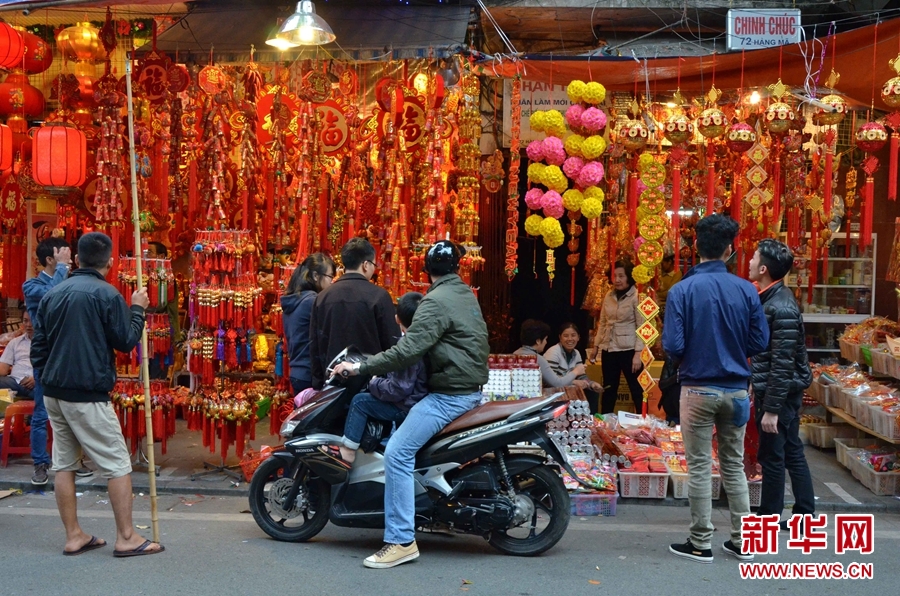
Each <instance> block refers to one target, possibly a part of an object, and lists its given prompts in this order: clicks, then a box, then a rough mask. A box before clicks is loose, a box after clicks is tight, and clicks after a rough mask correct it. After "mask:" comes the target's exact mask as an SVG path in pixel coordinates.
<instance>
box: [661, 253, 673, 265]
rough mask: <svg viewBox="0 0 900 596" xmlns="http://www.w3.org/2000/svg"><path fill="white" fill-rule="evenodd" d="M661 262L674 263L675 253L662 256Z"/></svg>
mask: <svg viewBox="0 0 900 596" xmlns="http://www.w3.org/2000/svg"><path fill="white" fill-rule="evenodd" d="M662 260H663V261H672V262H673V263H674V262H675V253H674V252H670V253H668V254H666V255H663V258H662Z"/></svg>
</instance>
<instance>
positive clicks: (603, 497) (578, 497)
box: [569, 493, 619, 517]
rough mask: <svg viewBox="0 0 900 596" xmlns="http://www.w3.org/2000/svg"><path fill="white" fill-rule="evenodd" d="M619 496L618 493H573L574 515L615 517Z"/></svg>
mask: <svg viewBox="0 0 900 596" xmlns="http://www.w3.org/2000/svg"><path fill="white" fill-rule="evenodd" d="M618 497H619V495H618V494H616V493H572V494H570V495H569V500H570V501H571V503H572V515H578V516H581V517H585V516H589V515H602V516H604V517H615V515H616V500H617V499H618Z"/></svg>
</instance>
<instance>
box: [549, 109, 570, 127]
mask: <svg viewBox="0 0 900 596" xmlns="http://www.w3.org/2000/svg"><path fill="white" fill-rule="evenodd" d="M544 123H545V124H544V128H545V129H546V130H565V129H566V119H565V118H563V115H562V114H561V113H560V112H559V110H547V111H546V112H544Z"/></svg>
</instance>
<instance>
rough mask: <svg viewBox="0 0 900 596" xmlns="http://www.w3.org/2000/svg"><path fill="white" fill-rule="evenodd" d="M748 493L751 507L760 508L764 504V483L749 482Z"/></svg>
mask: <svg viewBox="0 0 900 596" xmlns="http://www.w3.org/2000/svg"><path fill="white" fill-rule="evenodd" d="M747 492H748V493H749V494H750V506H751V507H759V504H760V503H761V502H762V482H748V483H747Z"/></svg>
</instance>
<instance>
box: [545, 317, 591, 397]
mask: <svg viewBox="0 0 900 596" xmlns="http://www.w3.org/2000/svg"><path fill="white" fill-rule="evenodd" d="M580 339H581V335H580V334H579V333H578V326H577V325H575V323H571V322H569V323H563V325H562V327H560V328H559V343H558V344H555V345H553V346H550V347H549V348H547V351H546V352H544V359H546V360H547V363H548V364H549V365H550V368H551V369H553V372H554V373H556V375H557V376H559V377H563V376H565V375H567V374H569V373H570V372H572V371H574V370H575V367H577V366H581V367H582V370H583V369H584V366H583V365H582V360H581V352H579V351H578V349H577V346H578V341H579V340H580ZM572 384H573V385H575V386H576V387H581V388H582V389H583V390H584V395H585V397H587V401H588V405H590V407H591V413H592V414H596V413H597V411H598V410H597V408H598V407H599V401H600V393H602V392H603V387H602V386H601V385H600V383H598V382H596V381H592V380H590V379H589V378H588V376H587V375H586V374H582V375H579V376H577V377H576V378H575V380H574V381H573V382H572Z"/></svg>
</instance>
